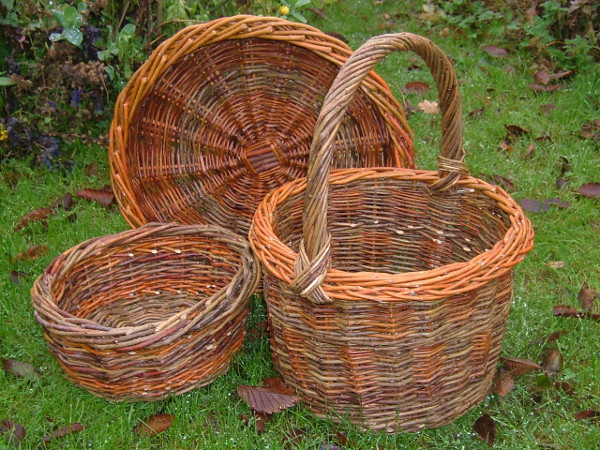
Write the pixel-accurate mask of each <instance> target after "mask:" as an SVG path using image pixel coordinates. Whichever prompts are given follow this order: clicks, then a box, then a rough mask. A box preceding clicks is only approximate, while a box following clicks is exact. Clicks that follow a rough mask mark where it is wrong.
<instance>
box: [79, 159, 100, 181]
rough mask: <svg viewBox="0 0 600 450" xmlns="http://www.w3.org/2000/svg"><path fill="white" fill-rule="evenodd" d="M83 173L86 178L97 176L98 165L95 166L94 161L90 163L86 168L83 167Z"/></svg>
mask: <svg viewBox="0 0 600 450" xmlns="http://www.w3.org/2000/svg"><path fill="white" fill-rule="evenodd" d="M83 173H85V174H86V176H88V177H95V176H98V164H96V161H92V162H91V163H89V164H88V165H87V166H85V168H84V169H83Z"/></svg>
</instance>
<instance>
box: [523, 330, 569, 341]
mask: <svg viewBox="0 0 600 450" xmlns="http://www.w3.org/2000/svg"><path fill="white" fill-rule="evenodd" d="M565 333H566V331H565V330H558V331H554V332H552V333H550V334H549V335H548V336H544V337H542V338H540V339H536V340H535V341H531V342H530V344H538V343H542V344H549V343H550V342H554V341H556V340H557V339H558V338H559V337H561V336H564V335H565Z"/></svg>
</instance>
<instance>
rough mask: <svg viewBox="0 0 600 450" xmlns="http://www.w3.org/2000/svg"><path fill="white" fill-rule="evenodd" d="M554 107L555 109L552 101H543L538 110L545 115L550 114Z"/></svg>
mask: <svg viewBox="0 0 600 450" xmlns="http://www.w3.org/2000/svg"><path fill="white" fill-rule="evenodd" d="M555 109H556V105H555V104H553V103H545V104H543V105H542V106H540V110H541V111H542V112H543V113H544V114H546V115H547V116H549V115H550V114H552V111H554V110H555Z"/></svg>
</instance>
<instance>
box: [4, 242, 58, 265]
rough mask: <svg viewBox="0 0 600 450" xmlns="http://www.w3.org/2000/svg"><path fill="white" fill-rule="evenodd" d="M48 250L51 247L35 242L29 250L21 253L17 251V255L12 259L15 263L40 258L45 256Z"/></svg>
mask: <svg viewBox="0 0 600 450" xmlns="http://www.w3.org/2000/svg"><path fill="white" fill-rule="evenodd" d="M48 250H49V248H48V247H46V246H45V245H41V244H40V245H37V244H34V245H32V246H30V247H29V248H28V249H27V250H25V251H22V252H21V253H17V254H16V255H15V256H13V257H12V259H11V261H12V262H13V263H15V262H18V261H25V260H30V261H33V260H34V259H38V258H40V257H42V256H44V255H45V254H46V253H48Z"/></svg>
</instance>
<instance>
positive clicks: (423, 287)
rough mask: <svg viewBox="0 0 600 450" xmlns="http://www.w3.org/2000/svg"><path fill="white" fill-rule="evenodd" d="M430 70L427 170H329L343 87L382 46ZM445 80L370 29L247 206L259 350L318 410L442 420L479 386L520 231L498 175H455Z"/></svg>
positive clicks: (407, 42)
mask: <svg viewBox="0 0 600 450" xmlns="http://www.w3.org/2000/svg"><path fill="white" fill-rule="evenodd" d="M395 50H399V51H405V50H412V51H414V52H415V53H417V54H418V55H419V56H421V57H422V58H423V59H424V60H425V61H426V62H427V64H428V66H429V68H430V70H431V71H432V73H433V75H434V79H435V81H436V84H437V88H438V94H439V98H440V108H441V111H442V132H443V137H442V153H441V157H440V159H439V164H438V166H439V170H438V171H437V172H435V171H425V170H409V169H394V168H374V169H346V170H335V171H332V172H331V173H330V169H329V168H330V160H331V156H332V146H331V142H333V140H334V138H335V136H336V134H337V132H338V130H339V126H340V121H341V119H342V116H343V114H344V111H346V107H347V105H348V103H349V102H350V100H351V98H352V95H353V93H354V92H356V90H357V88H358V86H359V84H360V81H361V80H362V79H363V78H364V77H365V75H366V74H367V73H368V72H369V70H371V68H372V67H373V66H374V65H375V64H376V63H377V62H378V61H380V60H381V59H383V58H384V57H385V56H386V55H387V54H389V53H391V52H392V51H395ZM463 159H464V151H463V147H462V119H461V107H460V98H459V92H458V82H457V79H456V76H455V74H454V70H453V68H452V65H451V63H450V62H449V60H448V58H447V57H446V56H445V55H444V54H443V53H442V52H441V50H440V49H439V48H438V47H436V46H435V45H434V44H432V43H431V41H429V40H428V39H425V38H422V37H419V36H416V35H412V34H408V33H402V34H395V35H384V36H380V37H377V38H373V39H371V40H370V41H368V42H367V43H365V44H364V45H363V46H362V47H361V48H360V49H359V50H357V51H356V53H355V54H354V55H353V56H351V57H350V59H349V60H348V61H347V63H346V64H345V65H344V66H343V67H342V69H341V70H340V73H339V75H338V77H337V78H336V80H335V81H334V83H333V85H332V87H331V90H330V91H329V93H328V94H327V97H326V98H325V101H324V105H323V109H322V111H321V115H320V116H319V119H318V121H317V124H316V134H315V139H314V141H313V143H312V147H311V159H310V167H309V171H308V177H307V179H300V180H296V181H293V182H290V183H288V184H286V185H284V186H282V187H280V188H279V189H276V190H274V191H273V192H271V193H270V194H268V195H267V196H266V197H265V199H264V200H263V202H262V203H261V204H260V205H259V207H258V210H257V212H256V215H255V216H254V221H253V224H252V228H251V230H250V243H251V246H252V247H253V249H254V251H255V254H256V255H257V257H258V258H259V259H260V261H261V263H262V265H263V266H264V276H265V279H264V289H265V297H266V300H267V307H268V315H269V321H270V333H271V334H270V339H271V350H272V354H273V359H274V364H275V367H276V369H277V370H278V371H279V372H280V373H281V375H282V376H283V378H284V379H285V381H286V383H288V384H289V385H290V386H293V387H294V388H296V389H297V391H298V393H299V395H300V398H301V399H302V400H303V401H304V402H306V403H307V404H308V406H309V407H310V408H311V409H312V410H313V411H315V413H316V414H317V415H319V416H330V417H332V418H333V420H340V419H341V418H345V419H347V420H349V421H351V422H353V423H356V424H359V425H361V426H363V427H366V428H374V429H385V430H387V431H398V430H411V431H413V430H419V429H422V428H432V427H439V426H442V425H444V424H447V423H449V422H450V421H452V420H453V419H455V418H457V417H458V416H460V415H462V414H463V413H465V412H466V411H468V410H469V409H471V408H473V407H474V406H475V405H477V404H478V403H480V402H481V401H482V399H483V398H484V396H485V395H486V394H487V393H488V390H489V388H490V385H491V382H492V378H493V375H494V373H495V371H496V364H497V360H498V356H499V353H500V346H501V341H502V336H503V333H504V330H505V327H506V323H507V319H508V314H509V310H510V304H511V299H512V286H513V267H514V266H515V265H516V264H517V263H519V262H520V261H521V260H522V259H523V258H524V256H525V254H526V253H527V252H528V251H529V250H530V249H531V248H532V245H533V230H532V228H531V224H530V222H529V221H528V219H527V218H526V217H525V215H524V214H523V211H522V210H521V208H520V207H519V206H518V205H517V204H516V202H515V201H514V200H513V199H512V198H511V197H510V196H509V195H508V194H507V193H506V192H505V191H503V190H502V189H501V188H499V187H497V186H492V185H489V184H487V183H485V182H483V181H481V180H479V179H476V178H473V177H470V176H468V173H467V169H466V168H465V165H464V163H463Z"/></svg>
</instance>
